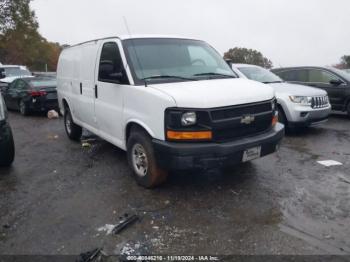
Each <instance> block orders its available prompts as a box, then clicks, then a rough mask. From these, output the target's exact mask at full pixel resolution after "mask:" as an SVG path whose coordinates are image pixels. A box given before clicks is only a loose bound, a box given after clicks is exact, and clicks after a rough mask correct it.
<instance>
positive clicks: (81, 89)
mask: <svg viewBox="0 0 350 262" xmlns="http://www.w3.org/2000/svg"><path fill="white" fill-rule="evenodd" d="M80 94H81V95H82V94H83V83H80Z"/></svg>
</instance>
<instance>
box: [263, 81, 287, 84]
mask: <svg viewBox="0 0 350 262" xmlns="http://www.w3.org/2000/svg"><path fill="white" fill-rule="evenodd" d="M263 83H264V84H276V83H283V81H270V82H263Z"/></svg>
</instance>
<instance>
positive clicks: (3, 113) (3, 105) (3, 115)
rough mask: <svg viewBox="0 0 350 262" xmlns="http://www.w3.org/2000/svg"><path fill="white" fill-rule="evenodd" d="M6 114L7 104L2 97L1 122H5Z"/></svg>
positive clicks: (0, 98)
mask: <svg viewBox="0 0 350 262" xmlns="http://www.w3.org/2000/svg"><path fill="white" fill-rule="evenodd" d="M5 117H6V112H5V103H4V100H3V99H2V96H1V95H0V121H2V120H5Z"/></svg>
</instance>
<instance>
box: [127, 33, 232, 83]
mask: <svg viewBox="0 0 350 262" xmlns="http://www.w3.org/2000/svg"><path fill="white" fill-rule="evenodd" d="M123 47H124V51H125V54H126V58H127V61H128V65H129V66H130V69H131V72H132V74H133V78H134V81H135V84H144V83H145V80H147V82H151V83H152V84H153V83H154V84H156V83H167V82H179V81H194V80H202V79H218V78H233V77H234V78H235V77H237V76H236V75H235V73H234V72H233V71H232V69H231V68H230V67H229V66H228V64H227V63H226V62H225V61H224V59H223V58H222V57H221V56H220V54H218V53H217V51H215V50H214V49H213V48H212V47H210V46H209V45H208V44H206V43H205V42H203V41H197V40H187V39H176V38H174V39H172V38H144V39H143V38H138V39H128V40H124V41H123Z"/></svg>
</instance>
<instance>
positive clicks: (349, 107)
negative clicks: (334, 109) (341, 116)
mask: <svg viewBox="0 0 350 262" xmlns="http://www.w3.org/2000/svg"><path fill="white" fill-rule="evenodd" d="M347 111H348V116H349V117H350V102H349V103H348V107H347Z"/></svg>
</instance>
